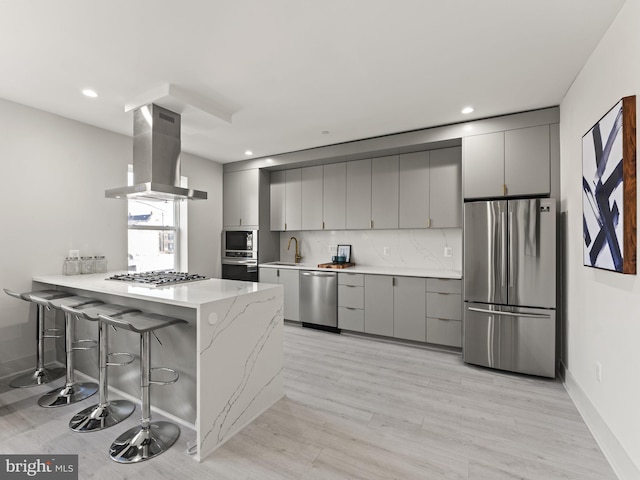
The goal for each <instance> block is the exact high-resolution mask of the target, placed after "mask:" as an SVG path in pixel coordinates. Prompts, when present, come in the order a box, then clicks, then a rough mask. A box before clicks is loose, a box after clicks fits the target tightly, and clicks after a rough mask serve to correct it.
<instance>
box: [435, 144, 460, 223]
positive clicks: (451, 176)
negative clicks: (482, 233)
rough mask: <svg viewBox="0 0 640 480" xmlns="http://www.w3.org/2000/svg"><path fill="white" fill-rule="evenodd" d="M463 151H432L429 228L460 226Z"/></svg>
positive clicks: (447, 149)
mask: <svg viewBox="0 0 640 480" xmlns="http://www.w3.org/2000/svg"><path fill="white" fill-rule="evenodd" d="M461 158H462V148H461V147H453V148H443V149H441V150H432V151H431V155H430V160H429V163H430V167H429V218H430V219H431V222H430V226H431V227H432V228H459V227H462V162H461Z"/></svg>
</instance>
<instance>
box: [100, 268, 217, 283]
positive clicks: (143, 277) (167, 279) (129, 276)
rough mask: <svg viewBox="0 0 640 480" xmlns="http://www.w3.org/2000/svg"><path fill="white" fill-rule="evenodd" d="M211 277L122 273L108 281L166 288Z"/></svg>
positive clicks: (191, 274) (187, 274) (183, 273)
mask: <svg viewBox="0 0 640 480" xmlns="http://www.w3.org/2000/svg"><path fill="white" fill-rule="evenodd" d="M209 278H210V277H205V276H204V275H198V274H196V273H185V272H173V271H170V272H165V271H161V270H159V271H153V272H140V273H121V274H117V275H114V276H112V277H109V278H107V280H119V281H121V282H131V283H137V284H140V285H143V286H146V287H164V286H167V285H176V284H179V283H189V282H197V281H199V280H207V279H209Z"/></svg>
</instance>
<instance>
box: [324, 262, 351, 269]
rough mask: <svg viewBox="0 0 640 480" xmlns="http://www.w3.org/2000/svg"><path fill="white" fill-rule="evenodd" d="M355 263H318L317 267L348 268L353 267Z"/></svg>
mask: <svg viewBox="0 0 640 480" xmlns="http://www.w3.org/2000/svg"><path fill="white" fill-rule="evenodd" d="M355 266H356V264H355V263H319V264H318V268H349V267H355Z"/></svg>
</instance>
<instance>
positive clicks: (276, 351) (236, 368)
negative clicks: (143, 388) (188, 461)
mask: <svg viewBox="0 0 640 480" xmlns="http://www.w3.org/2000/svg"><path fill="white" fill-rule="evenodd" d="M114 273H121V272H111V273H107V274H91V275H77V276H64V275H37V276H34V277H33V282H34V289H38V288H51V287H52V286H53V287H55V288H56V289H59V290H64V291H68V292H70V293H73V294H77V295H84V296H88V297H92V298H97V299H99V300H102V301H104V302H109V303H118V304H121V305H127V306H131V307H135V308H139V309H140V310H143V311H147V312H152V313H159V314H163V315H169V316H175V317H178V318H182V319H184V320H186V321H187V323H186V324H184V325H179V326H172V327H171V328H170V329H169V328H168V329H166V332H160V333H159V334H158V335H159V337H160V341H161V342H162V344H158V343H157V342H154V343H153V346H152V354H151V363H152V365H153V366H163V367H170V368H174V369H176V370H178V372H179V373H180V379H179V381H178V382H177V383H176V384H173V385H168V386H163V387H154V391H153V392H152V395H151V404H152V408H156V409H158V411H159V412H161V413H163V414H165V415H166V416H168V417H169V418H172V419H174V420H175V421H177V422H179V423H182V424H183V425H187V426H190V427H191V428H195V430H196V438H197V451H196V454H195V459H196V460H198V461H201V460H203V459H204V458H205V457H206V456H207V455H209V454H211V453H212V452H213V451H214V450H215V449H217V448H218V447H219V446H221V445H222V444H223V443H225V442H226V441H227V440H229V439H230V438H231V437H232V436H233V435H235V434H236V433H237V432H239V431H240V430H242V428H244V427H245V426H246V425H247V424H249V423H250V422H251V421H253V420H254V419H255V418H256V417H257V416H259V415H260V414H261V413H262V412H264V411H265V410H267V409H268V408H269V407H271V406H272V405H273V404H274V403H276V402H277V401H278V400H279V399H281V398H282V397H283V396H284V389H283V381H282V367H283V351H282V348H283V346H282V345H283V341H282V335H283V332H282V325H283V317H282V305H283V289H282V287H281V286H279V285H267V284H258V283H251V282H239V281H232V280H219V279H206V280H200V281H196V282H191V283H188V284H177V285H173V286H164V287H156V288H154V287H146V286H140V285H137V284H131V283H126V282H119V281H113V280H107V279H106V277H108V276H111V275H113V274H114ZM49 314H51V313H49ZM95 328H96V326H95V324H93V322H84V321H79V322H76V338H96V337H95ZM137 350H138V346H137V335H131V334H130V332H127V331H124V330H122V329H119V330H118V331H117V332H113V333H112V334H111V336H110V351H112V352H131V353H135V352H137ZM77 358H78V361H77V362H76V365H77V369H78V370H79V371H80V372H82V373H84V374H86V375H88V376H90V377H93V378H97V368H98V365H97V360H96V358H97V357H96V353H95V352H92V353H86V354H81V355H78V356H77ZM137 371H138V367H137V365H136V364H132V365H129V366H125V367H115V368H114V367H112V368H110V369H109V385H110V387H113V388H114V389H115V394H116V395H114V397H115V396H117V395H118V394H124V395H128V396H130V397H132V398H133V399H137V398H139V394H138V389H139V382H140V381H139V377H138V374H137Z"/></svg>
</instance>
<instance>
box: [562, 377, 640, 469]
mask: <svg viewBox="0 0 640 480" xmlns="http://www.w3.org/2000/svg"><path fill="white" fill-rule="evenodd" d="M564 388H565V389H566V390H567V393H568V394H569V396H570V397H571V400H573V403H574V405H575V406H576V408H577V409H578V412H580V415H582V418H583V420H584V422H585V423H586V424H587V427H588V428H589V430H590V431H591V434H592V435H593V437H594V438H595V440H596V442H597V443H598V445H599V446H600V449H601V450H602V452H603V453H604V456H605V457H606V459H607V460H608V461H609V464H610V465H611V468H613V471H614V472H615V474H616V475H617V476H618V478H619V479H620V480H637V479H638V478H640V469H639V468H638V466H637V465H636V464H635V463H634V462H633V460H632V459H631V457H629V455H628V454H627V452H626V451H625V449H624V447H623V446H622V445H621V444H620V442H619V441H618V439H617V438H616V436H615V435H614V434H613V432H612V431H611V430H610V429H609V426H608V425H607V424H606V423H605V421H604V420H603V419H602V417H601V416H600V414H599V413H598V411H597V410H596V408H595V407H594V406H593V404H592V403H591V401H590V400H589V397H587V395H586V394H585V393H584V391H583V390H582V388H581V387H580V385H579V384H578V382H576V379H575V378H574V377H573V375H572V374H571V370H569V369H567V368H565V369H564Z"/></svg>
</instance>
